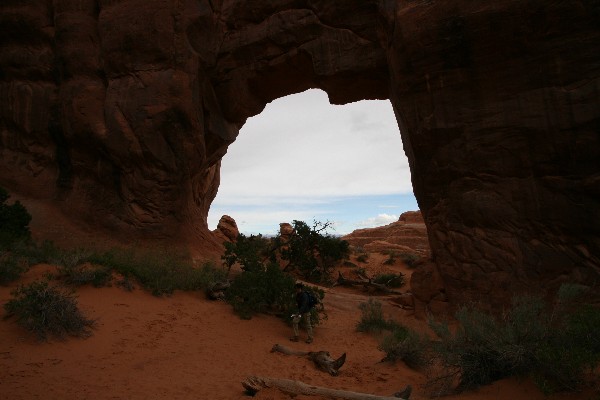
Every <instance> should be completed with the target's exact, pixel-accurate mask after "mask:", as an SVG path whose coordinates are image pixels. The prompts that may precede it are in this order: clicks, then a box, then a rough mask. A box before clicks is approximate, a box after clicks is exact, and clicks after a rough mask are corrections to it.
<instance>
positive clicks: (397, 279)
mask: <svg viewBox="0 0 600 400" xmlns="http://www.w3.org/2000/svg"><path fill="white" fill-rule="evenodd" d="M373 282H375V283H379V284H381V285H385V286H387V287H390V288H399V287H402V285H404V274H394V273H389V274H379V275H375V277H374V278H373Z"/></svg>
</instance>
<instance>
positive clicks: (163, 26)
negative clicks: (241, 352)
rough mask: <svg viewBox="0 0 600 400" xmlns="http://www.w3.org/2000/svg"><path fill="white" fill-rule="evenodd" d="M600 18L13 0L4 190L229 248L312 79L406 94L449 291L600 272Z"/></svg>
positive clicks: (3, 130)
mask: <svg viewBox="0 0 600 400" xmlns="http://www.w3.org/2000/svg"><path fill="white" fill-rule="evenodd" d="M598 26H600V7H599V5H598V2H597V1H595V0H566V1H552V0H528V1H523V0H501V1H495V2H480V1H478V2H474V1H466V0H443V1H442V0H432V1H422V2H412V1H408V2H407V1H394V0H367V1H364V0H360V1H358V0H349V1H343V2H341V1H332V0H331V1H327V0H284V1H270V0H257V1H251V2H250V1H240V0H217V1H208V0H187V1H177V2H175V1H170V0H144V1H140V0H77V1H75V0H59V1H56V0H54V1H50V0H30V1H20V0H19V1H17V0H4V1H2V2H1V3H0V31H1V32H2V35H1V39H0V47H1V48H2V51H1V52H0V184H1V185H3V186H5V187H6V188H8V189H9V190H11V191H13V192H15V193H18V194H19V195H22V196H30V197H34V198H37V199H42V200H45V201H47V202H50V203H53V204H54V205H56V206H58V207H60V208H61V209H62V210H63V212H64V213H65V214H66V215H67V216H68V217H69V218H72V219H74V220H77V221H80V222H82V223H84V224H87V225H88V226H90V227H93V228H94V229H98V230H99V234H100V230H103V231H104V232H108V233H110V234H111V235H113V236H123V237H140V238H158V239H161V240H166V241H173V242H178V243H189V244H190V245H191V246H196V247H203V248H206V249H209V248H210V249H213V250H214V249H217V248H219V246H220V244H219V242H218V240H216V239H215V237H214V235H213V234H212V233H211V232H210V231H209V229H208V227H207V222H206V217H207V214H208V209H209V207H210V203H211V202H212V200H213V199H214V197H215V195H216V193H217V190H218V186H219V167H220V160H221V158H222V157H223V155H224V154H225V153H226V151H227V147H228V145H229V144H231V143H232V142H233V141H234V140H235V138H236V136H237V135H238V132H239V128H240V127H241V126H242V125H243V124H244V122H245V121H246V119H247V118H248V117H251V116H253V115H256V114H258V113H260V112H261V111H262V109H263V108H264V106H265V104H267V103H268V102H270V101H272V100H273V99H276V98H278V97H281V96H283V95H287V94H290V93H295V92H299V91H302V90H305V89H308V88H322V89H323V90H325V91H327V93H328V94H329V97H330V101H331V102H332V103H336V104H343V103H348V102H352V101H357V100H361V99H390V101H391V102H392V105H393V107H394V110H395V113H396V118H397V120H398V124H399V127H400V131H401V135H402V139H403V143H404V151H405V153H406V155H407V156H408V159H409V162H410V168H411V173H412V180H413V188H414V192H415V195H416V197H417V200H418V203H419V208H420V209H421V212H422V213H423V217H424V220H425V224H426V226H427V232H428V236H429V242H430V246H431V256H432V260H433V262H434V264H435V268H436V269H437V271H438V273H439V275H440V278H441V281H442V282H443V285H444V287H445V291H446V292H445V293H446V295H447V297H448V299H449V300H450V301H451V302H453V303H459V302H464V301H472V300H475V301H477V300H482V299H485V301H486V302H487V303H489V304H494V303H498V302H505V301H506V300H507V299H508V298H509V297H510V296H511V295H512V294H513V293H514V292H518V291H524V290H531V289H532V288H534V289H536V290H537V289H539V290H551V289H552V290H553V289H556V288H557V287H558V285H559V284H560V283H561V282H564V281H578V282H586V283H590V282H592V283H593V282H595V284H596V285H597V284H598V282H599V281H600V211H599V210H600V207H599V206H600V204H599V203H600V135H599V134H598V132H600V104H599V103H600V95H599V93H600V52H599V51H598V43H599V42H600V30H599V29H598ZM400 151H402V149H398V152H400Z"/></svg>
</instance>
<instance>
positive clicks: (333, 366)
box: [271, 344, 346, 376]
mask: <svg viewBox="0 0 600 400" xmlns="http://www.w3.org/2000/svg"><path fill="white" fill-rule="evenodd" d="M273 352H279V353H283V354H287V355H289V356H298V357H306V358H308V359H309V360H311V361H312V362H314V363H315V365H316V366H317V367H318V368H319V369H321V370H323V371H325V372H327V373H329V374H330V375H332V376H337V374H338V373H339V369H340V368H341V367H342V365H344V363H345V362H346V353H344V354H342V355H341V356H340V357H339V358H338V359H337V360H334V359H333V358H331V355H330V354H329V352H328V351H298V350H293V349H290V348H289V347H285V346H282V345H280V344H275V345H273V348H271V353H273Z"/></svg>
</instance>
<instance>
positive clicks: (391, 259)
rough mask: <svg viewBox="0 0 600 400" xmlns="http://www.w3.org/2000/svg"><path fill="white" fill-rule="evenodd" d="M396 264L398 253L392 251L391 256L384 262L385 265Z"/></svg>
mask: <svg viewBox="0 0 600 400" xmlns="http://www.w3.org/2000/svg"><path fill="white" fill-rule="evenodd" d="M394 264H396V253H390V254H389V257H388V258H387V259H386V260H385V261H384V262H383V265H394Z"/></svg>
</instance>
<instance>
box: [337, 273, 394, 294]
mask: <svg viewBox="0 0 600 400" xmlns="http://www.w3.org/2000/svg"><path fill="white" fill-rule="evenodd" d="M335 285H340V286H363V287H364V288H365V290H367V291H378V292H382V293H385V294H401V293H400V292H397V291H395V290H392V289H390V288H388V287H387V286H385V285H383V284H381V283H375V282H373V281H372V280H371V279H368V280H360V281H357V280H352V279H348V278H345V277H344V275H342V273H341V272H339V271H338V278H337V281H336V283H335Z"/></svg>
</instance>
